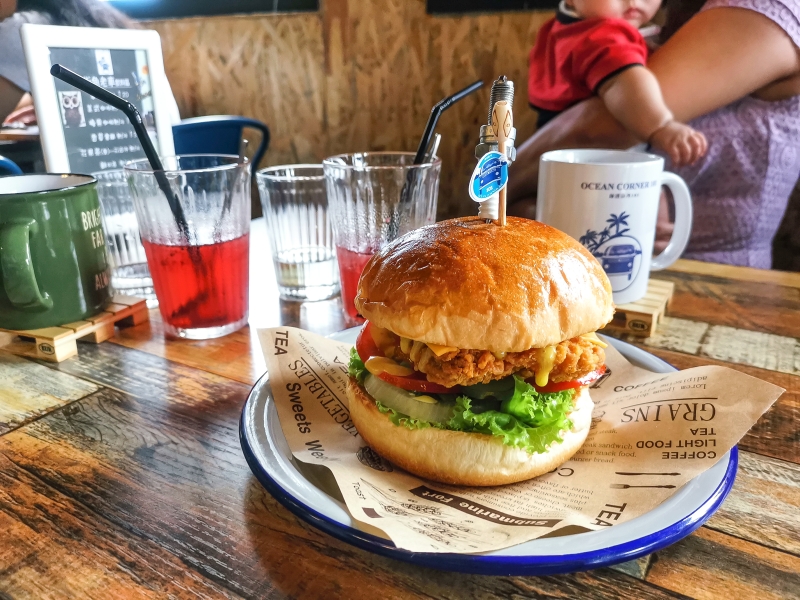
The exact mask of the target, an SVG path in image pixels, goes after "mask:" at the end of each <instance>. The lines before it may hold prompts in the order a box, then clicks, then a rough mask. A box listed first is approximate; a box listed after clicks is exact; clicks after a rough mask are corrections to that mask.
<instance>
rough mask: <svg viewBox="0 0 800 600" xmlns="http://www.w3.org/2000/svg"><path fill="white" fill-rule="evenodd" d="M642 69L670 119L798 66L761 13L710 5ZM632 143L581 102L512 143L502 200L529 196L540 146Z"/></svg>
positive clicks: (594, 105)
mask: <svg viewBox="0 0 800 600" xmlns="http://www.w3.org/2000/svg"><path fill="white" fill-rule="evenodd" d="M648 67H649V68H650V69H651V70H652V71H653V73H654V74H655V76H656V78H657V79H658V81H659V84H660V85H661V90H662V93H663V94H664V100H665V102H666V104H667V106H668V107H669V109H670V110H671V111H672V113H673V114H674V115H675V118H676V119H677V120H679V121H683V122H687V121H690V120H692V119H694V118H695V117H699V116H700V115H704V114H706V113H708V112H711V111H713V110H716V109H717V108H720V107H722V106H725V105H727V104H730V103H731V102H733V101H735V100H738V99H740V98H742V97H744V96H747V95H748V94H751V93H753V92H754V91H756V90H758V89H760V88H762V87H764V86H765V85H767V84H769V83H771V82H773V81H776V80H779V79H782V78H784V77H787V76H790V75H792V74H795V73H798V72H800V55H798V49H797V47H796V46H795V45H794V42H793V41H792V39H791V38H790V37H789V35H788V34H787V33H786V32H785V31H784V30H783V29H781V28H780V27H779V26H778V25H777V24H776V23H775V22H774V21H772V20H771V19H769V18H767V17H765V16H764V15H762V14H760V13H757V12H755V11H751V10H747V9H743V8H714V9H711V10H708V11H704V12H701V13H699V14H697V15H695V16H694V17H692V19H691V20H689V22H687V23H686V24H685V25H684V26H683V27H682V28H681V29H680V30H678V32H677V33H676V34H675V35H673V36H672V37H671V38H670V39H669V40H667V42H666V43H665V44H664V45H663V46H662V47H661V48H659V49H658V50H657V51H656V52H655V53H654V54H653V56H652V58H651V60H650V62H649V64H648ZM634 143H635V138H634V137H633V136H632V135H630V134H629V133H628V132H627V131H625V130H624V129H623V127H622V125H620V124H619V122H617V121H616V120H615V119H614V117H612V116H611V114H610V113H609V112H608V110H607V109H606V108H605V106H604V105H603V102H602V101H601V100H600V99H599V98H591V99H589V100H586V101H584V102H581V103H580V104H577V105H575V106H573V107H571V108H570V109H568V110H566V111H564V113H562V114H561V115H559V116H558V117H556V118H555V119H553V120H552V121H550V122H549V123H548V124H547V126H545V127H543V128H542V129H541V130H539V131H537V132H536V133H535V134H534V135H533V136H532V137H531V138H529V139H528V140H527V141H526V142H525V143H524V144H522V146H520V147H519V149H518V150H517V160H516V162H515V163H514V165H513V166H512V173H511V177H510V178H509V187H508V199H509V202H517V201H520V200H523V199H532V198H535V196H536V186H537V181H538V176H539V157H540V156H541V155H542V154H543V153H544V152H547V151H549V150H557V149H559V148H625V147H628V146H631V145H633V144H634ZM520 209H522V207H519V208H518V209H517V210H515V211H513V212H520ZM523 212H524V211H523Z"/></svg>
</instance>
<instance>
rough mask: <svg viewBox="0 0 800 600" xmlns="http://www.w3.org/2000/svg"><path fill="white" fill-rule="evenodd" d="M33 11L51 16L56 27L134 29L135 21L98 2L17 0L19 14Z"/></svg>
mask: <svg viewBox="0 0 800 600" xmlns="http://www.w3.org/2000/svg"><path fill="white" fill-rule="evenodd" d="M26 11H33V12H39V13H44V14H46V15H48V16H50V17H51V18H52V20H53V24H54V25H69V26H72V27H116V28H121V29H126V28H130V27H134V26H135V25H134V23H133V21H131V19H129V18H128V17H126V16H125V15H123V14H122V13H121V12H119V11H118V10H116V9H114V8H111V7H110V6H108V5H107V4H106V3H104V2H99V1H98V0H17V12H26Z"/></svg>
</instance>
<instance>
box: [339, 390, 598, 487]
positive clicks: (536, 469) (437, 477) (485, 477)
mask: <svg viewBox="0 0 800 600" xmlns="http://www.w3.org/2000/svg"><path fill="white" fill-rule="evenodd" d="M347 397H348V399H349V400H350V417H351V418H352V419H353V423H354V424H355V426H356V429H358V433H359V434H360V435H361V437H362V438H364V441H365V442H367V444H369V445H370V447H371V448H372V449H373V450H375V452H377V453H378V454H380V455H381V456H383V457H384V458H385V459H387V460H389V461H391V462H392V463H394V464H396V465H397V466H398V467H400V468H402V469H405V470H406V471H408V472H409V473H413V474H414V475H417V476H419V477H423V478H425V479H431V480H433V481H439V482H442V483H449V484H453V485H471V486H488V485H504V484H507V483H516V482H518V481H524V480H526V479H531V478H533V477H536V476H538V475H542V474H544V473H548V472H549V471H552V470H553V469H555V468H556V467H558V466H559V465H561V464H563V463H565V462H566V461H567V460H569V459H570V457H571V456H572V455H573V454H575V453H576V452H577V451H578V449H579V448H580V447H581V446H582V445H583V442H584V441H585V440H586V435H587V434H588V433H589V426H590V425H591V422H592V409H593V408H594V404H593V403H592V399H591V397H590V396H589V390H588V389H587V388H582V389H581V391H580V392H579V393H578V395H577V396H576V397H575V407H574V408H573V410H572V412H571V413H570V415H569V418H570V420H571V421H572V429H571V430H570V431H566V432H564V433H562V437H563V441H562V442H561V443H560V444H559V443H553V444H551V446H550V448H549V449H548V451H547V452H544V453H541V454H528V452H526V451H525V450H523V449H521V448H515V447H513V446H507V445H505V444H504V443H503V442H502V440H500V439H499V438H497V437H495V436H493V435H487V434H483V433H465V432H463V431H449V430H446V429H437V428H435V427H426V428H425V429H408V428H406V427H398V426H397V425H395V424H394V423H392V422H391V421H390V420H389V417H388V416H387V415H385V414H384V413H382V412H380V411H379V410H378V407H377V406H376V405H375V401H374V400H373V399H372V397H371V396H370V395H369V394H367V392H366V391H365V390H364V388H362V387H361V386H360V385H358V383H357V382H356V381H355V380H354V379H353V378H352V377H351V378H350V380H349V382H348V384H347Z"/></svg>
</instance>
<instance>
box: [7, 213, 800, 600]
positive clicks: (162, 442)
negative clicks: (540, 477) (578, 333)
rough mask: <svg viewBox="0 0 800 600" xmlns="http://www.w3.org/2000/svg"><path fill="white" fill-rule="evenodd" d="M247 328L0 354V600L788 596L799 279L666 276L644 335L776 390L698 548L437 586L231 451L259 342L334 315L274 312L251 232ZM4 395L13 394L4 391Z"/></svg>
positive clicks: (731, 270)
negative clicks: (286, 500) (275, 331)
mask: <svg viewBox="0 0 800 600" xmlns="http://www.w3.org/2000/svg"><path fill="white" fill-rule="evenodd" d="M251 238H252V257H253V260H252V261H251V262H252V266H251V288H252V289H251V313H252V319H251V327H250V328H245V329H243V330H241V331H239V332H237V333H234V334H232V335H229V336H227V337H225V338H221V339H217V340H209V341H204V342H190V341H179V340H166V339H165V338H164V335H163V330H162V327H161V320H160V317H159V315H158V312H157V311H152V321H151V323H149V324H144V325H140V326H138V327H134V328H130V329H125V330H121V331H118V333H117V335H116V337H115V338H113V340H112V342H106V343H103V344H99V345H92V344H81V346H80V349H79V356H77V357H75V358H72V359H69V360H67V361H65V362H63V363H60V364H49V363H41V364H37V363H36V362H34V361H32V360H28V359H23V358H18V357H15V356H12V355H10V354H8V353H5V352H0V381H2V380H4V379H5V381H6V382H8V381H13V385H12V386H8V385H2V386H0V388H4V389H5V390H6V391H5V392H0V532H2V534H1V535H0V598H3V599H6V598H15V599H16V598H63V597H81V598H83V597H87V598H123V597H124V598H166V597H176V598H240V597H242V598H263V597H269V598H381V599H383V598H416V597H419V598H447V599H459V598H469V597H481V598H510V597H514V598H539V597H558V598H623V597H624V598H676V597H686V596H689V597H697V598H719V597H724V598H726V599H733V598H758V600H764V599H768V598H791V597H793V598H798V597H800V517H799V516H798V515H800V510H799V509H800V376H799V375H800V341H798V338H800V274H790V273H779V272H774V271H773V272H769V271H756V270H753V269H744V268H736V267H726V266H720V265H713V264H705V263H696V262H690V261H680V262H679V263H677V264H676V266H675V267H674V268H672V269H670V270H668V271H666V272H663V273H660V274H658V277H659V278H662V279H668V280H670V281H674V282H675V284H676V293H675V295H674V297H673V301H672V304H671V307H670V309H669V311H668V315H669V317H668V318H667V319H666V321H665V323H664V325H663V327H662V328H661V329H660V330H659V333H658V335H656V336H655V337H653V338H650V339H648V340H646V341H644V342H635V343H636V344H637V345H639V346H641V347H643V348H644V349H645V350H647V351H649V352H652V353H654V354H656V355H657V356H660V357H661V358H663V359H665V360H667V361H668V362H670V363H672V364H673V365H675V366H676V367H679V368H687V367H692V366H695V365H703V364H726V365H729V366H734V367H735V368H737V369H739V370H741V371H743V372H745V373H748V374H751V375H754V376H756V377H760V378H761V379H764V380H766V381H770V382H772V383H775V384H777V385H779V386H782V387H784V388H786V390H787V391H786V393H785V394H784V395H783V396H782V397H781V398H780V399H779V400H778V401H777V402H776V404H775V405H774V406H773V407H772V409H771V410H770V411H769V412H768V413H766V414H765V415H764V416H763V417H762V418H761V419H760V420H759V421H758V423H757V425H756V426H755V427H754V428H753V429H752V430H751V431H750V432H749V433H748V434H747V435H746V436H745V437H744V439H743V440H742V441H741V443H740V444H739V448H740V451H741V452H740V463H739V473H738V477H737V480H736V484H735V486H734V488H733V491H732V492H731V494H730V496H729V497H728V498H727V500H726V501H725V503H724V504H723V505H722V507H721V508H720V509H719V510H718V511H717V512H716V513H715V515H714V516H713V517H712V518H711V519H710V520H709V521H708V522H707V523H706V524H705V525H704V526H703V527H701V528H700V529H698V530H697V531H696V532H695V533H694V534H692V535H691V536H689V537H687V538H685V539H684V540H682V541H680V542H678V543H676V544H674V545H672V546H669V547H668V548H665V549H663V550H660V551H658V552H657V553H656V554H654V555H651V556H649V557H645V558H642V559H639V560H638V561H633V562H630V563H625V564H622V565H618V566H615V567H611V568H602V569H596V570H593V571H587V572H583V573H574V574H569V575H556V576H548V577H487V576H470V575H461V574H451V573H447V572H443V571H438V570H436V569H435V564H431V565H430V568H423V567H417V566H412V565H409V564H406V563H403V562H399V561H395V560H392V559H387V558H383V557H380V556H376V555H373V554H371V553H369V552H365V551H362V550H359V549H357V548H354V547H352V546H349V545H347V544H345V543H343V542H340V541H338V540H336V539H334V538H332V537H330V536H328V535H327V534H325V533H322V532H320V531H318V530H316V529H314V528H313V527H311V526H309V525H307V524H306V523H304V522H303V521H301V520H300V519H298V518H297V517H295V516H294V515H293V514H292V513H290V512H289V511H288V510H286V509H285V508H283V506H281V505H280V504H279V503H278V502H277V501H276V500H275V499H274V498H272V496H270V495H269V494H268V493H267V492H266V491H265V490H264V489H263V488H262V487H261V486H260V485H259V483H258V482H257V481H256V479H255V477H254V476H253V475H252V474H251V472H250V470H249V469H248V467H247V464H246V463H245V460H244V457H243V455H242V451H241V449H240V446H239V437H238V424H239V416H240V413H241V410H242V406H243V404H244V402H245V399H246V397H247V394H248V392H249V390H250V387H251V386H252V385H253V383H254V382H255V381H256V379H257V378H258V377H259V376H261V375H262V373H263V372H264V362H263V358H262V356H261V350H260V348H259V346H258V341H257V339H256V337H255V327H254V326H259V327H260V326H274V325H279V324H287V325H294V326H300V327H303V328H306V329H310V330H312V331H317V332H319V333H323V334H327V333H330V332H333V331H336V330H338V329H340V328H341V327H342V326H343V323H342V318H341V312H340V309H341V307H340V304H339V301H338V299H337V300H332V301H327V302H318V303H305V304H299V303H288V302H280V301H279V300H278V298H277V291H276V286H275V279H274V272H273V271H272V267H271V261H270V260H269V254H268V252H267V248H266V240H265V233H264V223H263V221H261V220H259V221H254V223H253V234H252V236H251ZM10 388H13V389H14V390H15V391H14V392H9V391H8V390H9V389H10Z"/></svg>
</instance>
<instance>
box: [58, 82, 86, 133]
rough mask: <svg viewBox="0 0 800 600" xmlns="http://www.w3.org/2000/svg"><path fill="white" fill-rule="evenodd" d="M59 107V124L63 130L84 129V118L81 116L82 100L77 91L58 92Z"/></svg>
mask: <svg viewBox="0 0 800 600" xmlns="http://www.w3.org/2000/svg"><path fill="white" fill-rule="evenodd" d="M58 100H59V104H60V106H61V122H62V123H63V124H64V128H72V127H86V117H85V116H84V114H83V99H82V98H81V93H80V92H77V91H69V92H58Z"/></svg>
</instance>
